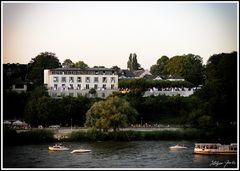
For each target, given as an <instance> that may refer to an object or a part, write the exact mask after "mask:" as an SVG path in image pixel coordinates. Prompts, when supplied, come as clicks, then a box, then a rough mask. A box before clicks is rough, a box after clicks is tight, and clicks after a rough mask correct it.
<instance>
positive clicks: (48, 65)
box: [28, 52, 61, 85]
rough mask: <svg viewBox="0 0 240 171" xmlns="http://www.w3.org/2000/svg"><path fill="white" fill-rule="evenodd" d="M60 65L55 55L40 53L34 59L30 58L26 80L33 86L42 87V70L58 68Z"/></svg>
mask: <svg viewBox="0 0 240 171" xmlns="http://www.w3.org/2000/svg"><path fill="white" fill-rule="evenodd" d="M59 67H61V64H60V62H59V60H58V58H57V57H56V56H55V53H52V52H42V53H40V54H39V55H38V56H36V57H35V58H32V60H31V61H30V63H29V64H28V78H29V79H30V80H31V81H32V82H33V83H34V84H35V85H43V71H44V69H52V68H59Z"/></svg>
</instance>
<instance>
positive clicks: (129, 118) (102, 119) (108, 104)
mask: <svg viewBox="0 0 240 171" xmlns="http://www.w3.org/2000/svg"><path fill="white" fill-rule="evenodd" d="M137 114H138V113H137V111H136V110H135V109H134V108H132V107H131V106H130V104H129V103H128V102H127V101H126V100H124V99H122V98H119V97H116V96H112V97H108V98H107V99H106V100H105V101H99V102H96V103H94V104H93V106H92V107H91V108H90V109H89V110H88V112H87V113H86V126H89V127H94V128H97V129H100V130H101V129H102V130H104V131H108V130H109V129H110V128H113V130H114V131H116V130H117V129H119V128H121V127H127V126H128V124H129V123H132V122H134V120H135V117H136V116H137Z"/></svg>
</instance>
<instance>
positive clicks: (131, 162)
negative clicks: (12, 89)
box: [3, 141, 237, 168]
mask: <svg viewBox="0 0 240 171" xmlns="http://www.w3.org/2000/svg"><path fill="white" fill-rule="evenodd" d="M183 143H184V145H185V146H186V147H188V148H186V149H178V150H174V151H173V150H170V149H169V147H170V146H172V145H176V144H183ZM50 145H51V144H42V145H26V146H14V147H6V148H4V151H3V157H4V158H3V164H4V166H3V167H6V168H210V167H215V166H216V164H217V163H213V164H211V163H212V162H213V161H219V162H227V161H229V162H231V164H228V165H226V167H237V164H235V165H234V164H233V163H234V162H235V163H236V161H237V158H236V156H206V155H194V154H193V153H192V152H193V146H194V142H191V141H184V142H182V141H180V142H178V141H133V142H84V143H77V142H68V143H64V144H63V145H65V146H67V147H69V148H70V150H68V151H49V150H48V146H50ZM79 148H82V149H89V150H91V152H90V153H82V154H72V153H70V152H71V151H72V150H74V149H79ZM232 161H234V162H232ZM214 164H215V165H214ZM218 167H223V165H220V164H219V165H218Z"/></svg>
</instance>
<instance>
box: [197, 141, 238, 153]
mask: <svg viewBox="0 0 240 171" xmlns="http://www.w3.org/2000/svg"><path fill="white" fill-rule="evenodd" d="M193 153H194V154H224V155H236V154H237V144H236V143H231V144H230V145H222V144H220V143H196V144H195V148H194V151H193Z"/></svg>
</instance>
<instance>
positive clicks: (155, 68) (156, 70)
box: [150, 56, 169, 76]
mask: <svg viewBox="0 0 240 171" xmlns="http://www.w3.org/2000/svg"><path fill="white" fill-rule="evenodd" d="M168 61H169V58H168V57H167V56H162V57H161V58H159V59H158V60H157V64H156V65H152V66H151V68H150V72H151V73H152V74H153V75H161V76H165V75H167V72H166V70H164V68H165V66H166V64H167V63H168Z"/></svg>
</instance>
